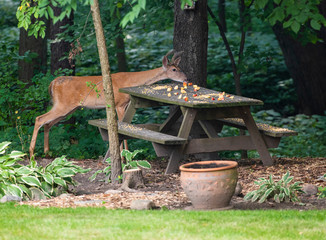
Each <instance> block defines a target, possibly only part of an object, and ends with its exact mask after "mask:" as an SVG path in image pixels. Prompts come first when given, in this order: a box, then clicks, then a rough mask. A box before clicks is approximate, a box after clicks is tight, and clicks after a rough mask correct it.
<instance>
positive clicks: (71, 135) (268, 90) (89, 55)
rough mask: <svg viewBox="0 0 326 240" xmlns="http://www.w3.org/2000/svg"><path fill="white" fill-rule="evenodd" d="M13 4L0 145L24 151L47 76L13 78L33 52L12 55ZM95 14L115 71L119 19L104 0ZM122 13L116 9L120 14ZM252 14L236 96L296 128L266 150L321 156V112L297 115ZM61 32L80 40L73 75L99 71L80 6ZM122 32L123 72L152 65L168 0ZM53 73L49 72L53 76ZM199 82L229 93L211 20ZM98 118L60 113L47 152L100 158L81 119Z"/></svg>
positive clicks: (153, 115) (236, 35)
mask: <svg viewBox="0 0 326 240" xmlns="http://www.w3.org/2000/svg"><path fill="white" fill-rule="evenodd" d="M0 1H1V2H3V1H4V0H0ZM209 3H210V1H209ZM215 5H216V4H211V7H212V9H213V11H216V9H214V7H216V6H215ZM17 6H18V2H13V3H11V4H0V23H1V24H0V62H1V65H0V79H1V85H0V142H2V141H11V142H12V145H11V147H12V149H16V150H20V149H21V150H22V151H23V152H28V147H29V142H30V138H31V135H32V132H33V124H34V119H35V117H36V116H39V115H41V114H44V113H45V112H47V111H48V110H49V109H50V108H51V103H50V99H49V95H48V90H47V88H48V85H49V83H50V82H51V81H52V80H53V79H54V78H55V76H52V75H51V74H49V73H46V74H42V73H36V74H35V76H34V78H33V79H32V84H31V85H26V84H25V83H23V82H20V81H19V80H18V76H17V72H18V71H17V70H18V65H17V62H18V60H19V59H24V60H26V61H30V60H31V59H33V58H35V57H37V56H35V55H33V54H32V53H26V54H25V55H24V56H19V54H18V49H19V30H18V29H17V27H16V26H17V20H16V18H15V14H14V13H15V11H16V9H17ZM226 9H227V12H226V14H227V21H228V32H227V37H228V40H229V41H230V45H231V48H232V50H233V52H234V53H235V54H236V53H237V52H238V48H239V47H238V46H239V42H240V32H239V23H238V22H239V21H238V17H239V16H238V15H237V12H238V6H237V3H236V2H235V1H227V6H226ZM101 11H102V21H103V26H104V27H105V34H106V39H107V44H108V51H109V57H110V64H111V66H112V71H113V72H116V71H117V62H116V47H115V45H114V41H113V40H114V38H115V37H116V36H117V34H121V33H119V29H117V24H118V22H119V19H117V18H115V17H111V16H112V15H110V14H106V13H108V12H110V6H109V5H107V4H105V3H104V2H102V6H101ZM123 13H124V12H123V9H121V14H123ZM256 13H257V12H255V13H253V14H252V18H251V29H250V31H249V34H248V36H247V39H246V45H245V51H244V59H243V64H242V65H241V66H239V69H240V70H241V74H242V78H241V86H242V92H243V95H244V96H247V97H252V98H258V99H261V100H263V101H264V103H265V104H264V106H263V107H259V108H258V107H257V108H253V111H254V112H255V117H256V118H257V119H259V120H262V121H264V122H267V123H270V124H272V125H277V126H284V127H288V128H290V129H294V130H296V131H298V132H299V136H296V137H287V138H284V139H282V141H281V145H280V147H279V148H277V149H273V150H271V151H272V153H273V154H275V155H277V156H300V157H301V156H326V137H325V136H326V130H325V129H326V119H325V117H324V116H304V115H298V112H297V109H296V99H297V97H296V93H295V88H294V85H293V81H292V79H291V78H290V76H289V74H288V72H287V69H286V66H285V64H284V60H283V56H282V53H281V50H280V48H279V46H278V43H277V41H276V39H275V36H274V35H273V33H272V31H271V29H270V26H269V25H268V23H267V22H263V21H262V20H261V19H260V18H258V17H256V16H259V14H256ZM158 16H159V17H158ZM86 19H87V20H88V21H87V22H86ZM209 20H210V21H211V19H209ZM68 30H73V33H74V34H73V35H72V37H70V38H69V37H67V36H66V35H62V37H64V38H65V39H66V40H69V41H74V40H76V39H77V38H78V37H80V42H81V45H82V48H83V52H82V53H81V54H80V55H78V56H77V57H76V75H99V74H100V64H99V59H98V53H97V48H96V40H95V34H94V30H93V24H92V20H91V17H89V7H88V6H80V7H78V9H77V11H76V12H75V24H74V26H72V27H71V28H70V29H68ZM123 36H124V39H125V45H126V55H127V60H128V68H129V70H130V71H141V70H147V69H151V68H154V67H159V66H160V65H161V59H162V56H163V55H164V54H165V53H166V52H167V51H168V50H170V49H172V47H173V1H165V2H164V3H161V2H158V1H147V8H146V14H143V15H140V16H139V18H138V19H137V21H135V22H134V23H133V24H130V25H128V26H127V28H126V29H125V30H124V35H123ZM62 71H64V70H62ZM61 73H62V72H58V73H56V76H57V75H60V74H61ZM207 85H208V87H209V88H212V89H216V90H221V91H225V92H228V93H234V92H235V89H234V82H233V76H232V69H231V64H230V60H229V58H228V55H227V52H226V50H225V46H224V44H223V42H222V40H221V37H220V36H219V33H218V30H217V27H216V26H215V25H214V24H213V22H209V47H208V76H207ZM167 114H168V108H155V109H139V110H138V111H137V114H136V117H135V120H134V121H135V122H137V123H147V122H154V123H160V122H162V121H163V119H164V118H165V117H166V116H167ZM103 117H105V112H104V110H87V109H84V110H78V111H76V112H75V113H74V114H72V115H71V116H69V117H68V118H67V121H66V123H65V124H62V123H60V124H58V125H57V126H54V127H53V129H52V130H51V133H50V146H51V147H50V149H51V152H50V153H49V154H50V156H59V155H62V154H65V155H67V157H69V158H80V159H84V158H98V156H99V155H104V154H105V151H106V149H107V147H108V144H107V143H104V142H103V141H102V140H101V137H100V135H99V133H98V131H97V129H96V128H94V127H92V126H89V125H88V124H87V120H89V119H96V118H103ZM236 131H237V130H235V129H231V128H226V129H224V130H223V132H222V134H223V135H226V136H227V135H230V134H234V133H236ZM129 146H130V149H131V150H132V151H133V150H136V149H143V152H142V157H146V158H147V159H149V158H154V157H155V153H154V151H153V148H152V147H151V144H150V143H148V142H144V141H141V140H132V141H130V144H129ZM42 152H43V132H42V129H41V132H40V134H39V136H38V140H37V145H36V153H37V154H38V156H42V154H43V153H42ZM250 156H252V157H255V156H257V153H256V152H250ZM222 157H229V158H239V153H237V152H226V153H222Z"/></svg>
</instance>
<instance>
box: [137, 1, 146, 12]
mask: <svg viewBox="0 0 326 240" xmlns="http://www.w3.org/2000/svg"><path fill="white" fill-rule="evenodd" d="M138 4H139V6H140V7H141V8H142V9H144V10H145V8H146V0H138Z"/></svg>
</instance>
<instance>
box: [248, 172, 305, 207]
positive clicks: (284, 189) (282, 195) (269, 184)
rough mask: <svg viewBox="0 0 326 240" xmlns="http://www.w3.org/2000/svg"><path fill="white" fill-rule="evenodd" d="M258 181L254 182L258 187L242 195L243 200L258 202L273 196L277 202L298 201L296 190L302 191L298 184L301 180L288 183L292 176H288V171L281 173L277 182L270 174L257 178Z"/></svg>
mask: <svg viewBox="0 0 326 240" xmlns="http://www.w3.org/2000/svg"><path fill="white" fill-rule="evenodd" d="M259 180H260V181H255V184H256V185H258V186H259V189H257V190H255V191H252V192H249V193H248V194H246V196H245V197H244V199H245V200H247V201H249V200H251V201H252V202H255V201H257V200H258V202H259V203H263V202H265V201H266V200H267V199H270V198H274V201H275V202H277V203H280V202H283V201H285V202H289V201H292V202H298V201H299V199H298V196H297V195H298V192H301V193H303V191H302V187H301V186H299V185H300V184H301V182H295V183H294V184H291V185H290V182H291V181H292V180H293V177H290V173H289V172H287V173H286V174H284V175H283V177H282V179H281V180H280V181H278V182H275V181H274V180H273V177H272V175H270V176H269V178H268V179H265V178H259Z"/></svg>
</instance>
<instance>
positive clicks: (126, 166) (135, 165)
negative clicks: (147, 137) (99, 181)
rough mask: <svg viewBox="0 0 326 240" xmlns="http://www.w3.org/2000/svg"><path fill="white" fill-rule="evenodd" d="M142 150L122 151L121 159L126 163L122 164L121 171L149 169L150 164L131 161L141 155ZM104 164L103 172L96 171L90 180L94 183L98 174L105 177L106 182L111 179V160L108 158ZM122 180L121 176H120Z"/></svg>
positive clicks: (144, 161)
mask: <svg viewBox="0 0 326 240" xmlns="http://www.w3.org/2000/svg"><path fill="white" fill-rule="evenodd" d="M141 152H142V150H135V151H133V152H130V151H129V150H126V149H123V150H122V152H121V157H124V158H125V160H126V163H122V164H121V165H122V171H125V170H127V169H136V168H139V167H141V168H145V169H150V168H151V164H150V163H149V162H148V161H146V160H133V159H134V157H135V156H136V155H137V154H138V153H141ZM105 162H106V163H108V166H107V167H105V168H104V169H103V170H97V171H96V172H95V173H94V174H93V175H92V176H91V177H90V180H91V181H94V180H95V179H96V177H97V175H98V174H99V173H104V174H105V176H106V177H107V179H108V181H109V179H110V177H111V158H108V159H106V160H105ZM120 178H121V179H122V176H120Z"/></svg>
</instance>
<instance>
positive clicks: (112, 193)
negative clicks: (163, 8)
mask: <svg viewBox="0 0 326 240" xmlns="http://www.w3.org/2000/svg"><path fill="white" fill-rule="evenodd" d="M274 160H275V164H274V165H273V166H271V167H264V166H263V165H262V164H261V162H260V161H259V160H243V161H241V162H239V168H238V171H239V183H240V184H241V185H242V195H241V196H240V197H239V196H237V197H233V199H232V203H231V204H232V205H233V206H234V209H299V210H308V209H326V199H317V196H304V195H302V196H300V199H301V200H302V202H301V203H296V204H293V203H281V204H276V203H274V202H267V203H264V204H258V203H251V202H245V201H244V200H243V196H244V195H245V194H246V193H248V192H249V191H253V190H255V189H257V187H256V185H254V181H256V180H258V178H261V177H264V178H267V177H269V175H270V174H272V175H273V178H274V179H275V180H279V179H280V178H281V177H282V176H283V175H284V174H285V173H286V172H287V171H289V172H290V175H291V176H294V179H293V181H292V183H294V182H297V181H300V182H302V183H303V184H314V185H316V186H318V187H320V186H322V187H326V182H325V181H323V180H322V179H321V176H323V175H324V174H325V173H326V158H322V157H320V158H274ZM42 161H45V162H46V161H51V160H50V159H47V160H44V159H43V160H42ZM75 163H76V164H78V165H80V166H83V167H87V168H92V171H91V172H90V173H88V174H83V175H79V176H76V180H77V181H78V182H79V185H78V186H77V187H76V188H74V189H72V191H73V193H74V194H75V195H74V194H71V193H69V194H63V195H61V196H59V197H56V198H52V199H46V200H38V201H35V200H34V201H26V202H22V203H21V204H27V205H31V206H35V207H62V208H66V207H73V208H74V207H85V206H92V207H105V208H108V209H129V208H130V205H131V202H132V201H133V200H138V199H143V200H151V201H153V202H154V204H155V206H156V207H157V208H162V207H163V208H168V209H184V208H185V207H187V206H190V205H191V203H190V201H189V200H188V198H187V197H186V195H185V193H184V192H183V190H182V188H181V186H180V182H179V173H177V174H171V175H164V169H165V167H166V161H165V160H161V159H159V160H154V161H153V162H152V169H151V170H147V171H145V172H144V173H143V174H144V179H145V184H146V187H144V188H141V189H137V192H132V193H130V192H121V191H117V187H116V186H111V185H110V184H108V183H105V182H103V181H101V180H103V178H102V179H100V180H96V181H94V182H92V183H91V182H90V181H89V180H88V178H89V176H90V175H91V174H92V173H93V172H95V171H96V170H98V169H102V168H103V164H102V163H100V162H99V161H96V160H83V161H75ZM107 190H109V191H108V192H107V193H105V192H106V191H107Z"/></svg>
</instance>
